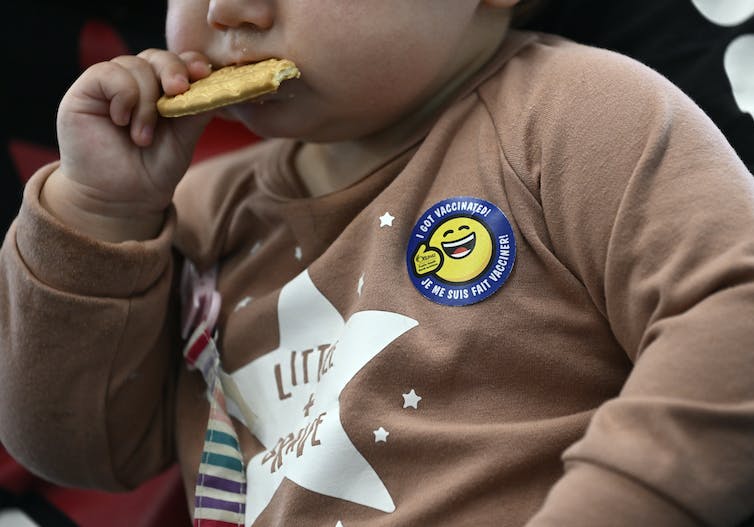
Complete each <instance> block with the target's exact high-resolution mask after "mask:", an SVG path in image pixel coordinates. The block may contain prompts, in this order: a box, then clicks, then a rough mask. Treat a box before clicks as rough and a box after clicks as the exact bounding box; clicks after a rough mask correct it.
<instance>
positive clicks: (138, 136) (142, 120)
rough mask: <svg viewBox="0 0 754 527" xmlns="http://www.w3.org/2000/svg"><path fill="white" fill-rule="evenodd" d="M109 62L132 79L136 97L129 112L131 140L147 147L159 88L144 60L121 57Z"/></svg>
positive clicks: (155, 113) (154, 123)
mask: <svg viewBox="0 0 754 527" xmlns="http://www.w3.org/2000/svg"><path fill="white" fill-rule="evenodd" d="M111 62H114V63H115V64H118V65H120V66H122V67H123V68H124V69H125V70H127V71H128V72H129V73H130V75H131V76H132V77H133V79H134V81H135V82H136V85H137V87H138V97H137V99H136V101H135V103H134V107H133V108H132V111H131V121H130V124H131V128H130V134H131V139H132V140H133V142H134V143H136V144H137V145H139V146H148V145H149V144H151V142H152V137H153V136H154V129H155V125H156V123H157V118H158V115H157V111H156V110H155V101H156V100H157V99H158V98H159V96H160V86H159V82H158V79H157V77H156V76H155V73H154V70H153V69H152V66H151V65H150V64H149V62H147V61H146V60H144V59H142V58H139V57H133V56H122V57H116V58H114V59H112V61H111Z"/></svg>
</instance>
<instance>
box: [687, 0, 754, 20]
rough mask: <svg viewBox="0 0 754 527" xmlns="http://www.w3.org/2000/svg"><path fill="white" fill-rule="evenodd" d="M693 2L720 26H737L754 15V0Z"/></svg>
mask: <svg viewBox="0 0 754 527" xmlns="http://www.w3.org/2000/svg"><path fill="white" fill-rule="evenodd" d="M691 3H692V4H694V7H696V8H697V9H698V10H699V12H700V13H702V14H703V15H704V17H705V18H706V19H707V20H709V21H710V22H712V23H713V24H717V25H718V26H737V25H738V24H740V23H742V22H744V21H746V20H747V19H748V18H749V17H751V16H752V15H754V0H691Z"/></svg>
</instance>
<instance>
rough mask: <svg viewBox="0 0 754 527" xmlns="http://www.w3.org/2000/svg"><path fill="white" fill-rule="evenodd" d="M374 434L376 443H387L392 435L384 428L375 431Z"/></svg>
mask: <svg viewBox="0 0 754 527" xmlns="http://www.w3.org/2000/svg"><path fill="white" fill-rule="evenodd" d="M372 433H373V434H374V442H375V443H379V442H383V443H387V436H389V435H390V432H388V431H387V430H385V429H384V428H382V427H379V428H378V429H377V430H375V431H373V432H372Z"/></svg>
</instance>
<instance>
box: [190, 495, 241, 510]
mask: <svg viewBox="0 0 754 527" xmlns="http://www.w3.org/2000/svg"><path fill="white" fill-rule="evenodd" d="M194 505H195V506H196V508H202V509H219V510H223V511H229V512H237V513H239V514H245V513H246V504H245V503H234V502H232V501H225V500H218V499H216V498H208V497H207V496H197V497H196V499H195V500H194Z"/></svg>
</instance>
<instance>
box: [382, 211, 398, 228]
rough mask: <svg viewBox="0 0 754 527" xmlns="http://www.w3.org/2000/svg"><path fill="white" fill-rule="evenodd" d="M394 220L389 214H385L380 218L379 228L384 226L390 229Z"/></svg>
mask: <svg viewBox="0 0 754 527" xmlns="http://www.w3.org/2000/svg"><path fill="white" fill-rule="evenodd" d="M394 219H395V216H393V215H392V214H390V213H389V212H385V214H383V215H382V216H380V227H385V226H387V227H392V226H393V220H394Z"/></svg>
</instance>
